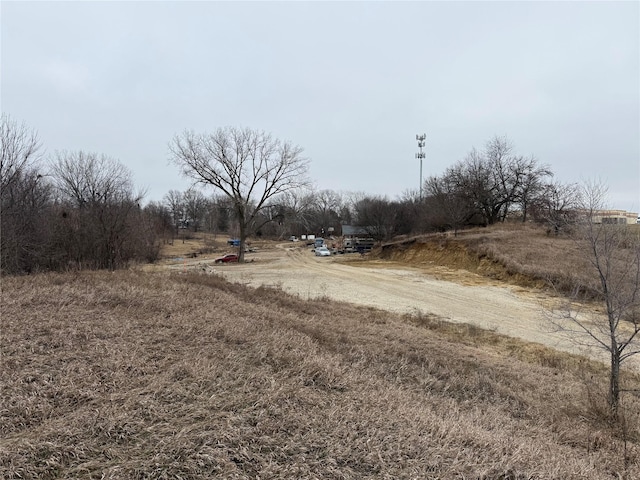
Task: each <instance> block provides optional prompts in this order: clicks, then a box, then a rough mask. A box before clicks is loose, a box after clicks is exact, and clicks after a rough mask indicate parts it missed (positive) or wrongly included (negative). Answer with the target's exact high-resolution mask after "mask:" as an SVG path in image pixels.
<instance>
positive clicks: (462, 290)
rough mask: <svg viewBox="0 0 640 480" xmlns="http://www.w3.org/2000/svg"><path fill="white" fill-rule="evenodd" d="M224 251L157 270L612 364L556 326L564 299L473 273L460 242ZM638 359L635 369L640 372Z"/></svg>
mask: <svg viewBox="0 0 640 480" xmlns="http://www.w3.org/2000/svg"><path fill="white" fill-rule="evenodd" d="M519 237H520V236H519ZM225 248H226V247H225V246H224V245H220V246H219V247H218V250H219V251H220V253H218V254H206V255H200V256H198V257H196V258H187V257H178V258H173V259H168V260H167V261H165V262H163V263H162V264H160V265H156V266H155V267H154V269H158V268H160V269H165V268H168V269H169V270H172V271H183V272H187V271H189V272H192V271H200V272H207V273H211V274H219V275H222V276H223V277H224V278H225V279H227V280H229V281H231V282H234V283H241V284H245V285H249V286H252V287H258V286H268V287H276V288H279V289H282V290H283V291H285V292H287V293H290V294H293V295H296V296H298V297H300V298H303V299H316V298H319V297H320V298H322V297H324V298H327V299H331V300H335V301H340V302H348V303H352V304H355V305H362V306H367V307H374V308H377V309H382V310H386V311H389V312H394V313H400V314H408V315H416V316H420V315H429V316H435V317H437V318H439V319H441V320H444V321H448V322H454V323H462V324H469V325H473V326H476V327H479V328H482V329H486V330H490V331H493V332H496V333H499V334H503V335H508V336H511V337H514V338H519V339H522V340H525V341H527V342H533V343H538V344H542V345H544V346H547V347H551V348H554V349H557V350H560V351H564V352H569V353H578V354H583V355H586V356H588V357H590V358H592V359H597V360H600V361H607V356H606V354H605V352H604V351H603V350H599V349H596V348H592V347H587V346H584V345H579V343H577V342H576V341H575V338H574V339H572V340H570V339H568V338H567V337H566V335H565V334H563V333H561V332H559V331H558V328H557V327H556V326H555V325H554V322H555V323H559V322H561V319H560V315H561V312H560V309H561V308H564V307H563V305H564V304H565V303H566V299H563V298H560V297H558V296H556V295H554V294H552V293H551V292H549V291H548V290H545V289H543V288H537V287H536V286H535V285H536V282H535V281H533V280H531V279H529V280H528V281H525V282H523V281H522V278H519V279H517V280H520V281H519V282H517V283H520V284H529V285H531V286H528V287H523V286H521V285H518V284H515V283H514V282H513V281H511V282H510V281H505V280H504V279H499V278H500V277H504V275H499V274H498V273H496V271H499V270H500V269H504V267H503V266H500V265H498V266H496V265H493V266H491V268H490V267H489V266H488V265H486V264H487V263H495V262H487V261H485V262H484V264H483V262H480V264H478V262H475V264H474V265H473V269H474V270H476V272H481V273H476V272H473V271H470V270H471V267H470V265H469V263H470V262H469V252H468V251H467V250H466V249H465V248H460V245H459V244H456V246H451V245H449V246H448V247H447V248H446V249H445V250H446V251H441V252H439V253H438V252H434V251H431V252H428V254H427V256H428V258H429V259H430V260H428V261H427V260H425V258H424V256H423V257H419V255H421V254H420V253H418V252H419V251H420V250H421V249H424V248H425V247H424V246H420V245H418V246H415V247H413V248H408V249H406V250H405V251H403V252H400V253H398V252H395V253H394V254H393V255H386V256H387V259H385V258H382V255H381V254H379V253H377V254H367V255H365V256H361V255H359V254H344V255H340V254H338V255H332V256H331V257H316V256H315V255H314V254H313V251H312V249H311V247H307V246H304V245H302V244H300V243H292V242H286V243H282V242H280V243H278V242H261V243H260V246H259V247H258V249H257V251H256V252H255V253H248V254H247V255H246V263H244V264H224V265H219V264H215V263H214V260H215V258H216V257H218V256H220V254H221V253H227V252H226V251H225ZM441 250H442V249H441ZM230 251H231V250H230ZM458 266H466V267H468V268H457V267H458ZM496 277H498V278H496ZM513 278H515V277H513ZM513 278H512V280H513ZM537 284H540V282H537ZM581 315H583V316H585V317H586V316H589V317H591V318H592V319H594V320H595V319H596V318H597V316H598V315H599V313H598V309H597V307H594V308H593V309H591V310H590V311H588V312H585V311H583V312H582V313H581ZM585 340H586V339H585ZM632 360H633V362H629V365H631V366H633V368H638V362H636V361H635V359H632Z"/></svg>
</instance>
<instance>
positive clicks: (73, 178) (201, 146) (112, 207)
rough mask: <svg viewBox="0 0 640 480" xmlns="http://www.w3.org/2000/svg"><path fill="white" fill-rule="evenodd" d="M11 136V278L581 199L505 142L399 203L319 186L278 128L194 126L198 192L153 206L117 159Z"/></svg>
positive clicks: (458, 219)
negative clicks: (166, 246)
mask: <svg viewBox="0 0 640 480" xmlns="http://www.w3.org/2000/svg"><path fill="white" fill-rule="evenodd" d="M0 141H1V146H0V148H1V152H0V153H1V158H0V249H1V253H0V271H1V272H2V273H25V272H31V271H36V270H64V269H70V268H92V269H101V268H105V269H115V268H121V267H124V266H127V265H129V264H130V263H131V262H152V261H154V260H156V259H157V258H158V254H159V251H160V247H161V245H162V243H163V242H167V241H172V240H173V239H174V238H176V236H177V235H179V234H180V232H181V231H194V232H197V231H206V232H225V233H229V234H230V235H233V236H234V237H237V238H239V239H240V240H241V243H242V245H241V247H240V249H239V252H240V254H241V255H242V253H243V252H244V248H243V247H244V242H245V241H246V239H247V238H248V237H249V236H264V237H267V238H276V239H284V238H288V237H289V236H290V235H302V234H309V233H312V234H316V235H318V234H319V235H331V234H339V233H340V228H341V226H342V225H344V224H350V225H356V226H361V227H363V228H364V229H366V231H367V233H368V235H369V236H370V237H372V238H374V239H376V240H378V241H380V242H382V241H385V240H389V239H391V238H393V237H394V236H398V235H417V234H422V233H428V232H434V231H447V230H452V231H454V232H456V233H457V231H458V230H459V229H460V228H464V227H467V226H470V225H490V224H493V223H496V222H504V221H506V220H508V219H516V220H519V221H522V222H527V221H535V222H545V223H546V224H547V225H549V229H550V230H553V231H555V232H558V231H559V229H560V228H562V226H563V225H565V224H566V222H567V220H568V219H569V218H570V216H571V215H572V212H574V211H575V206H576V202H577V199H578V195H577V189H576V187H575V186H573V185H563V184H560V183H557V182H554V181H553V174H552V172H551V170H550V169H549V167H548V166H546V165H542V164H540V163H539V162H538V161H537V160H536V159H535V158H534V157H532V156H529V157H524V156H521V155H518V154H516V152H515V148H514V146H513V145H512V144H511V143H510V142H509V140H508V139H506V138H501V137H495V138H493V139H491V140H490V141H488V142H487V144H486V145H485V147H484V148H483V149H482V150H476V149H472V150H471V151H470V152H469V154H468V155H467V156H466V157H465V158H464V159H462V160H460V161H458V162H457V163H455V164H453V165H452V166H451V167H449V168H447V169H446V170H445V172H444V173H443V174H442V175H440V176H432V177H430V178H427V179H426V180H425V182H424V185H423V190H424V192H425V195H424V196H423V197H422V198H421V197H420V196H419V195H418V194H417V192H412V191H407V192H405V193H404V194H403V195H402V196H401V197H400V198H397V199H395V200H390V199H389V198H387V197H386V196H379V195H378V196H376V195H369V194H366V193H363V192H337V191H334V190H330V189H325V190H318V189H315V188H314V187H313V186H312V183H311V181H310V180H309V178H308V177H307V172H308V163H309V160H308V159H307V158H305V157H304V156H303V149H302V148H301V147H299V146H297V145H295V144H293V143H291V142H288V141H281V140H279V139H276V138H273V137H272V136H271V135H270V134H268V133H266V132H263V131H258V130H251V129H248V128H244V129H241V128H233V127H226V128H220V129H218V130H216V131H214V132H211V133H200V134H197V133H194V132H189V131H185V132H183V133H182V134H179V135H176V136H175V137H174V138H173V139H172V140H171V141H170V142H169V158H170V160H172V161H173V163H174V164H175V165H176V166H177V167H178V168H179V169H180V170H181V171H182V173H183V175H184V176H186V177H188V178H190V179H191V180H193V187H191V188H189V189H187V190H185V191H178V190H170V191H169V192H167V193H166V195H165V196H164V197H163V199H162V200H161V201H152V202H148V203H147V204H146V205H144V204H143V200H144V194H143V192H141V191H138V190H136V188H135V185H134V182H133V178H132V174H131V172H130V170H129V169H128V168H127V167H126V166H124V165H123V164H122V163H120V162H119V161H118V160H117V159H114V158H111V157H108V156H106V155H103V154H99V153H93V152H84V151H63V152H56V153H55V154H53V155H49V156H47V157H46V158H45V155H44V153H43V149H42V146H41V144H40V142H39V140H38V137H37V135H36V134H35V132H33V131H32V130H31V129H29V128H28V127H27V126H26V125H25V124H19V123H18V122H16V121H14V120H12V119H11V118H10V117H9V116H8V115H4V114H3V115H2V119H1V121H0ZM202 186H204V187H206V188H208V189H209V190H206V188H205V190H204V192H206V193H207V194H205V193H204V192H203V190H202V189H201V188H198V187H202Z"/></svg>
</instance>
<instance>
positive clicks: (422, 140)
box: [416, 133, 427, 201]
mask: <svg viewBox="0 0 640 480" xmlns="http://www.w3.org/2000/svg"><path fill="white" fill-rule="evenodd" d="M426 138H427V135H426V134H425V133H423V134H422V135H416V140H417V141H418V148H419V149H420V152H419V153H416V158H419V159H420V201H422V159H423V158H424V157H425V153H424V152H423V151H422V147H424V145H425V139H426Z"/></svg>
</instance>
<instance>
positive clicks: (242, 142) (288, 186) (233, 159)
mask: <svg viewBox="0 0 640 480" xmlns="http://www.w3.org/2000/svg"><path fill="white" fill-rule="evenodd" d="M169 150H170V153H171V160H172V161H173V162H174V163H175V164H176V165H178V166H179V167H180V168H181V170H182V173H183V175H185V176H186V177H189V178H192V179H193V180H195V181H196V182H198V183H203V184H205V185H211V186H213V187H214V188H216V189H218V190H220V191H222V193H224V194H225V195H226V196H227V197H229V199H230V200H231V201H232V202H233V208H234V213H235V215H236V219H237V221H238V225H239V229H240V235H239V237H240V247H239V257H240V261H243V260H244V249H245V242H246V240H247V237H248V236H249V235H250V234H251V233H253V232H254V231H255V230H256V227H257V226H256V225H255V221H256V218H257V215H258V213H259V212H260V211H261V210H262V209H263V208H265V207H266V206H267V204H268V200H269V199H271V198H272V197H274V196H276V195H279V194H281V193H284V192H287V191H290V190H293V189H296V188H299V187H302V186H305V185H307V184H308V180H307V176H306V175H307V171H308V160H307V159H306V158H304V157H303V156H302V148H301V147H299V146H297V145H293V144H292V143H290V142H288V141H284V142H283V141H280V140H278V139H275V138H273V137H272V136H271V135H270V134H268V133H265V132H263V131H257V130H251V129H248V128H234V127H225V128H219V129H218V130H216V131H215V132H213V133H203V134H196V133H194V132H189V131H186V132H184V133H183V134H182V135H176V136H175V137H174V138H173V140H172V141H171V142H170V144H169Z"/></svg>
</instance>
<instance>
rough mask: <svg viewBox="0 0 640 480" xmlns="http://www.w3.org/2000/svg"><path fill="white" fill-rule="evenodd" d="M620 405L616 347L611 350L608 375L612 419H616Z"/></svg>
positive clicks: (618, 359)
mask: <svg viewBox="0 0 640 480" xmlns="http://www.w3.org/2000/svg"><path fill="white" fill-rule="evenodd" d="M619 405H620V353H619V352H618V349H617V348H613V349H612V351H611V372H610V375H609V408H610V409H611V417H612V419H613V420H617V419H618V406H619Z"/></svg>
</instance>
